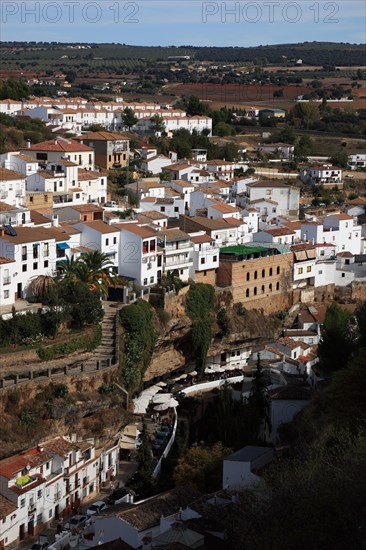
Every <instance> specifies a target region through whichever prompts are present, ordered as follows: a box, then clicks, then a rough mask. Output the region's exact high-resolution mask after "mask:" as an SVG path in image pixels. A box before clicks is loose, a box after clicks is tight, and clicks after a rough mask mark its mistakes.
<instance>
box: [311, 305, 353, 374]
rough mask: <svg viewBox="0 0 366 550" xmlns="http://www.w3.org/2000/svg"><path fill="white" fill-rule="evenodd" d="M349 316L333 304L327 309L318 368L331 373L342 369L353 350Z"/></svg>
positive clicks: (319, 349) (319, 350)
mask: <svg viewBox="0 0 366 550" xmlns="http://www.w3.org/2000/svg"><path fill="white" fill-rule="evenodd" d="M351 328H352V325H351V314H350V313H349V311H347V310H345V309H342V308H341V307H340V306H339V305H338V304H336V303H335V302H334V303H332V304H331V305H329V306H328V307H327V312H326V316H325V321H324V325H323V331H322V337H321V340H320V342H319V346H318V356H319V366H320V368H321V370H322V371H324V372H327V373H332V372H334V371H336V370H340V369H344V368H345V367H346V366H347V363H348V361H349V359H350V356H351V353H352V351H353V350H354V347H355V344H354V334H353V333H352V330H351Z"/></svg>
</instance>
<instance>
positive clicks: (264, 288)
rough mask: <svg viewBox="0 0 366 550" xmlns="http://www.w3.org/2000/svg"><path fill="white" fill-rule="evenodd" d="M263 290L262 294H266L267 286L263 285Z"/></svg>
mask: <svg viewBox="0 0 366 550" xmlns="http://www.w3.org/2000/svg"><path fill="white" fill-rule="evenodd" d="M261 290H262V294H264V293H265V291H266V287H265V286H264V285H262V289H261Z"/></svg>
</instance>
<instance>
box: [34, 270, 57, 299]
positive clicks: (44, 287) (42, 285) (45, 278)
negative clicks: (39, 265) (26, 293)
mask: <svg viewBox="0 0 366 550" xmlns="http://www.w3.org/2000/svg"><path fill="white" fill-rule="evenodd" d="M54 286H56V281H55V279H54V278H53V277H52V276H51V275H36V276H35V277H32V279H31V280H30V284H29V287H30V290H31V293H32V294H33V296H36V297H37V298H38V299H40V300H42V298H43V297H44V296H45V294H47V293H48V292H49V290H50V289H51V288H52V287H54Z"/></svg>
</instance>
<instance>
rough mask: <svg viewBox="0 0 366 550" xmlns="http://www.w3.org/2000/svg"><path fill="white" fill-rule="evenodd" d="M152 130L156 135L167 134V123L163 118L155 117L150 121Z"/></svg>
mask: <svg viewBox="0 0 366 550" xmlns="http://www.w3.org/2000/svg"><path fill="white" fill-rule="evenodd" d="M150 123H151V124H150V128H151V131H152V132H153V133H154V134H162V133H164V132H165V122H164V119H163V117H162V116H159V115H158V114H156V115H154V116H152V117H151V119H150Z"/></svg>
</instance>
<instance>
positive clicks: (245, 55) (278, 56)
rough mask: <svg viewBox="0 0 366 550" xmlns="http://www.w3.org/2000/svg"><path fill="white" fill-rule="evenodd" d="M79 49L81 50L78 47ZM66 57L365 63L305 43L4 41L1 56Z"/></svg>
mask: <svg viewBox="0 0 366 550" xmlns="http://www.w3.org/2000/svg"><path fill="white" fill-rule="evenodd" d="M71 46H73V48H71ZM77 46H80V49H78V48H77ZM60 51H62V53H63V54H64V55H68V54H69V55H70V56H74V55H76V54H77V55H79V56H80V58H83V57H86V58H89V59H92V58H93V57H94V58H95V57H97V58H103V59H116V60H120V59H126V60H141V61H144V60H151V61H153V60H156V61H158V60H166V59H168V57H171V56H190V57H191V59H196V60H200V61H218V62H219V61H226V62H257V63H263V62H265V63H271V64H286V63H290V62H294V61H296V60H297V59H302V61H303V63H304V64H309V65H316V66H322V65H333V66H335V65H337V66H348V65H352V66H359V65H364V64H365V46H364V45H363V44H345V43H331V42H304V43H300V44H276V45H266V46H256V47H250V48H248V47H246V48H240V47H222V48H219V47H196V46H188V45H187V46H179V47H178V46H177V47H175V46H169V47H160V46H151V47H147V46H129V45H126V44H93V43H90V44H77V43H59V42H52V43H47V42H2V43H1V46H0V53H1V55H2V58H3V60H4V61H10V60H13V61H17V62H18V63H19V64H20V63H21V61H22V60H30V59H42V60H46V59H47V60H51V59H57V58H59V56H60Z"/></svg>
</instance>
